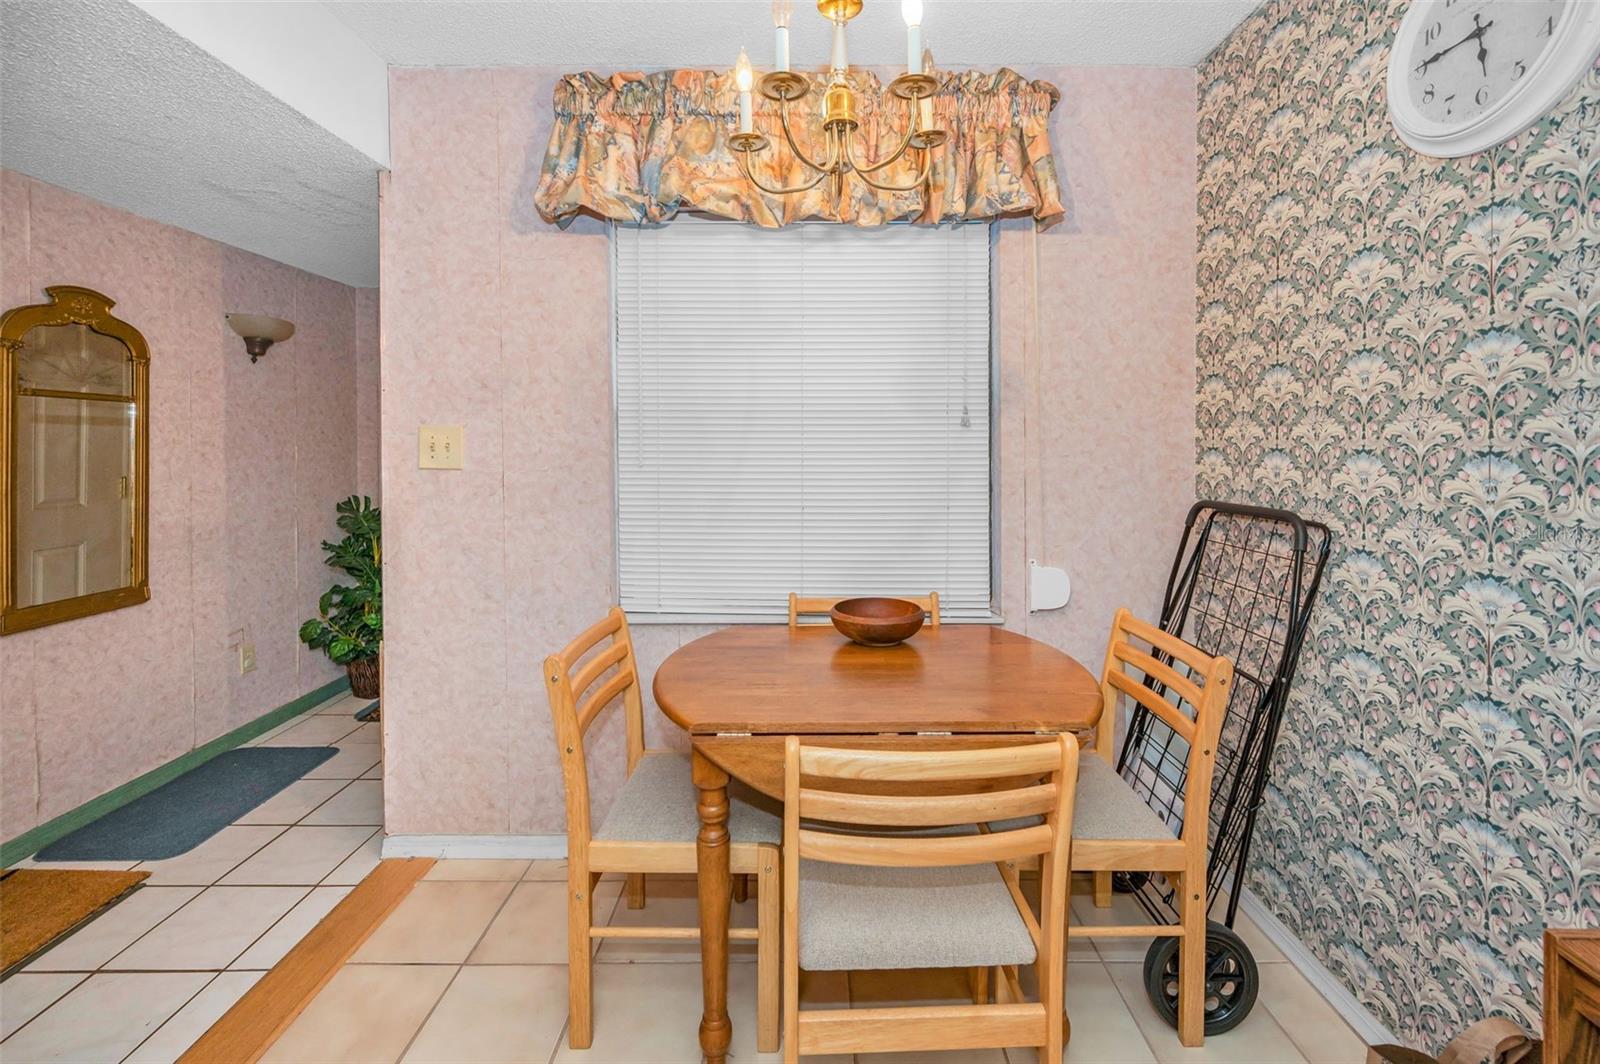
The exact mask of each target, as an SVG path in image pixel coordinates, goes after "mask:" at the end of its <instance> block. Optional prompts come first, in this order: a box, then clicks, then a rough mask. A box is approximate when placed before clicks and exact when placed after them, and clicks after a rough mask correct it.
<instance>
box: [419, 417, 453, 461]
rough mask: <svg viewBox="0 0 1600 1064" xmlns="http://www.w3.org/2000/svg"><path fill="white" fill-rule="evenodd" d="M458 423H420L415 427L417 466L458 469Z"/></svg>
mask: <svg viewBox="0 0 1600 1064" xmlns="http://www.w3.org/2000/svg"><path fill="white" fill-rule="evenodd" d="M462 457H463V455H462V443H461V426H460V425H422V426H419V427H418V429H417V468H419V469H460V468H461V460H462Z"/></svg>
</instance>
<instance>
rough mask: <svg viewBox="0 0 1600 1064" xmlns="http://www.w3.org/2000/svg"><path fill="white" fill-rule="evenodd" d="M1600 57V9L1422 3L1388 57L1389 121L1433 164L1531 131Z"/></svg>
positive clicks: (1512, 1)
mask: <svg viewBox="0 0 1600 1064" xmlns="http://www.w3.org/2000/svg"><path fill="white" fill-rule="evenodd" d="M1597 54H1600V0H1416V2H1415V3H1413V4H1412V5H1411V9H1410V10H1409V11H1407V12H1406V16H1405V18H1404V19H1403V20H1402V21H1401V23H1400V30H1399V32H1398V33H1396V34H1395V38H1394V47H1393V48H1392V49H1391V50H1390V52H1389V113H1390V115H1391V116H1392V117H1393V118H1394V125H1395V129H1396V130H1398V131H1399V133H1400V137H1401V139H1402V140H1404V141H1405V142H1406V143H1407V144H1409V145H1411V146H1412V147H1413V148H1416V149H1417V150H1418V151H1420V152H1423V153H1425V154H1427V155H1440V156H1457V155H1470V154H1471V153H1473V152H1477V151H1482V150H1484V149H1485V148H1488V147H1491V146H1493V145H1495V144H1498V143H1500V142H1501V141H1503V140H1505V139H1506V138H1508V137H1511V136H1514V135H1515V134H1517V133H1520V132H1521V131H1522V130H1524V129H1526V128H1527V127H1528V126H1530V125H1532V124H1533V123H1534V122H1536V121H1538V119H1539V118H1540V117H1541V116H1543V115H1544V114H1545V113H1546V112H1547V111H1549V110H1550V108H1551V107H1552V106H1554V105H1555V103H1556V102H1557V101H1558V100H1560V99H1561V97H1562V96H1563V95H1565V94H1566V93H1567V91H1568V90H1570V89H1571V88H1572V86H1573V84H1574V83H1575V82H1576V81H1577V80H1578V79H1579V78H1581V77H1583V76H1584V75H1585V74H1586V73H1587V72H1588V70H1589V67H1590V66H1591V65H1592V64H1593V63H1594V60H1595V56H1596V55H1597Z"/></svg>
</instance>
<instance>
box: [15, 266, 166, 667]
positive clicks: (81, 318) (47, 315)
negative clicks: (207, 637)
mask: <svg viewBox="0 0 1600 1064" xmlns="http://www.w3.org/2000/svg"><path fill="white" fill-rule="evenodd" d="M45 294H46V295H48V296H49V297H50V302H48V303H35V304H30V305H29V306H25V307H13V308H11V309H10V310H8V311H6V312H5V314H3V315H0V410H3V411H4V417H5V426H4V431H0V477H3V480H0V507H3V511H0V559H3V562H4V564H3V565H0V635H11V634H13V633H15V632H23V631H27V630H28V629H30V628H39V627H42V626H44V625H47V624H56V623H59V622H61V621H68V620H72V619H73V618H76V617H87V616H89V615H91V614H95V613H105V612H106V611H108V610H116V609H121V608H122V607H124V606H136V605H138V604H139V603H141V602H147V601H149V599H150V580H149V559H148V550H149V530H150V407H149V396H150V349H149V347H148V345H146V344H145V341H144V337H143V336H141V335H140V334H139V330H137V329H135V328H134V327H133V326H132V325H129V324H128V323H127V322H125V321H122V320H120V319H118V318H116V317H113V316H112V314H111V308H112V307H113V306H114V305H115V304H114V303H113V302H112V301H111V300H110V299H108V298H107V297H105V296H103V295H101V294H100V293H99V292H96V291H93V290H92V289H88V288H79V287H77V286H76V285H53V286H51V287H49V288H46V289H45Z"/></svg>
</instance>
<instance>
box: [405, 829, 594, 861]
mask: <svg viewBox="0 0 1600 1064" xmlns="http://www.w3.org/2000/svg"><path fill="white" fill-rule="evenodd" d="M566 855H567V837H566V836H565V835H386V836H384V839H383V856H384V857H453V858H456V859H458V860H480V861H481V860H490V861H493V860H504V861H526V860H528V859H529V858H533V859H534V860H549V859H552V858H561V857H565V856H566Z"/></svg>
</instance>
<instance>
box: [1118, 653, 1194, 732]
mask: <svg viewBox="0 0 1600 1064" xmlns="http://www.w3.org/2000/svg"><path fill="white" fill-rule="evenodd" d="M1106 682H1107V683H1109V684H1110V685H1111V686H1112V687H1115V688H1116V689H1117V690H1119V691H1121V692H1122V693H1123V694H1125V695H1127V696H1128V697H1129V698H1131V699H1133V700H1134V701H1135V702H1138V703H1139V704H1140V705H1142V706H1144V707H1145V708H1146V709H1148V710H1149V711H1150V712H1152V713H1154V714H1155V715H1156V716H1158V717H1160V718H1161V720H1162V721H1163V722H1165V724H1166V725H1167V727H1169V728H1171V729H1172V730H1173V731H1175V732H1177V733H1178V734H1179V735H1180V736H1182V737H1183V740H1184V742H1188V743H1192V742H1194V736H1195V727H1194V721H1192V720H1190V719H1189V718H1188V717H1186V716H1184V715H1183V710H1181V709H1179V708H1178V707H1177V706H1175V705H1173V704H1172V703H1171V702H1168V701H1167V700H1166V699H1165V698H1162V697H1161V695H1160V693H1159V692H1157V691H1156V690H1154V689H1153V688H1150V687H1146V686H1145V685H1144V684H1142V683H1140V682H1139V681H1138V680H1135V679H1134V678H1133V677H1132V676H1129V675H1128V674H1127V673H1125V672H1122V671H1121V670H1120V669H1119V670H1113V671H1111V672H1108V673H1106ZM1191 704H1192V705H1198V704H1199V703H1198V702H1194V703H1191Z"/></svg>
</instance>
